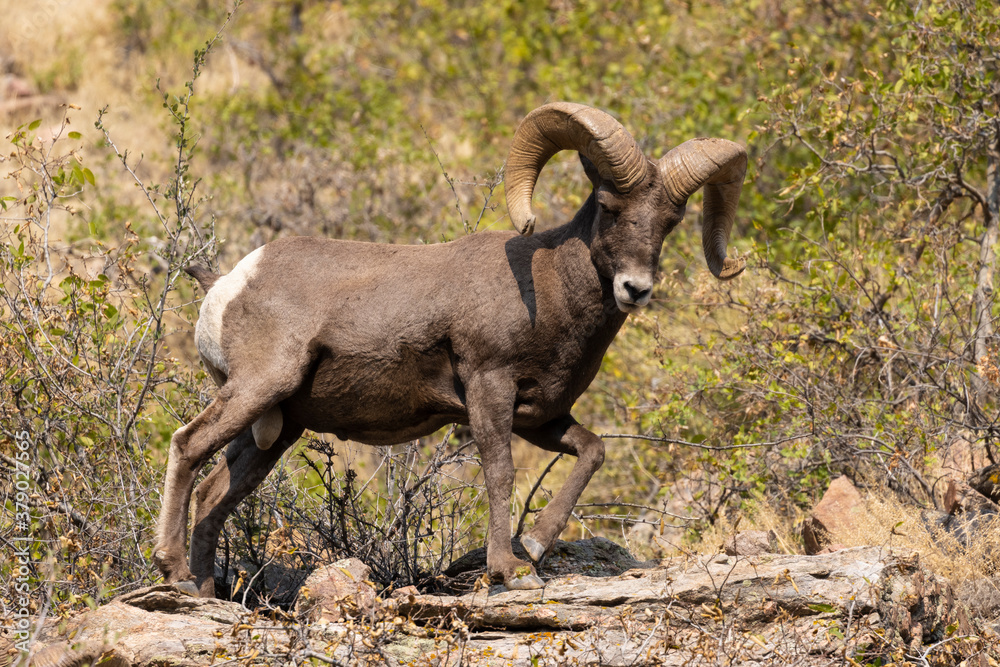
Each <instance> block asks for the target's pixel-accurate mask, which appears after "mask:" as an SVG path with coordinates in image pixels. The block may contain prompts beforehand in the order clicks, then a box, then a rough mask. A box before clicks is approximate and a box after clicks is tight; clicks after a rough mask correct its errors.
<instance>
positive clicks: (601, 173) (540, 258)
mask: <svg viewBox="0 0 1000 667" xmlns="http://www.w3.org/2000/svg"><path fill="white" fill-rule="evenodd" d="M560 150H575V151H579V153H580V160H581V162H582V163H583V167H584V170H585V171H586V174H587V176H588V178H589V179H590V181H591V183H592V184H593V191H592V192H591V193H590V196H589V197H588V198H587V200H586V202H585V203H584V204H583V207H582V208H581V209H580V210H579V211H578V212H577V214H576V216H575V217H574V218H573V219H572V220H571V221H569V222H568V223H566V224H564V225H562V226H560V227H555V228H552V229H546V230H545V231H541V232H539V233H538V234H534V235H532V231H533V230H534V225H535V216H534V215H533V213H532V209H531V196H532V193H533V191H534V187H535V182H536V180H537V178H538V175H539V173H540V171H541V169H542V168H543V166H544V165H545V163H546V162H547V161H548V160H549V158H551V157H552V156H553V155H554V154H555V153H557V152H558V151H560ZM746 164H747V157H746V151H745V150H744V149H743V147H742V146H740V145H739V144H735V143H733V142H730V141H726V140H722V139H693V140H691V141H688V142H686V143H684V144H681V145H680V146H677V147H676V148H674V149H673V150H671V151H669V152H668V153H667V154H666V155H665V156H663V157H662V158H660V159H659V160H656V161H653V160H649V159H647V158H646V157H645V156H644V155H643V154H642V152H641V151H640V149H639V147H638V145H637V143H636V141H635V140H634V139H633V137H632V136H631V135H630V134H629V133H628V132H627V131H626V130H625V129H624V128H623V127H622V126H621V124H619V123H618V122H617V121H616V120H614V119H613V118H612V117H611V116H609V115H608V114H606V113H605V112H603V111H599V110H597V109H593V108H590V107H586V106H582V105H578V104H570V103H565V102H557V103H552V104H547V105H545V106H542V107H540V108H538V109H535V110H534V111H532V112H531V113H530V114H529V115H528V116H527V117H526V118H525V119H524V120H523V121H522V122H521V124H520V126H519V127H518V128H517V131H516V132H515V134H514V138H513V141H512V146H511V150H510V154H509V156H508V158H507V164H506V174H505V185H506V193H507V205H508V210H509V212H510V216H511V219H512V221H513V223H514V225H515V227H516V228H517V229H518V230H520V231H521V233H520V234H517V233H514V232H506V233H505V232H479V233H476V234H472V235H470V236H466V237H464V238H462V239H459V240H457V241H453V242H450V243H442V244H436V245H422V246H401V245H380V244H372V243H356V242H349V241H337V240H329V239H320V238H285V239H280V240H277V241H274V242H272V243H269V244H267V245H265V246H263V247H261V248H258V249H257V250H255V251H253V252H252V253H250V254H249V255H247V256H246V257H245V258H244V259H243V260H241V261H240V262H239V263H238V264H237V265H236V267H235V268H234V269H233V271H232V272H231V273H229V274H227V275H224V276H218V275H216V274H214V273H212V272H210V271H208V270H207V269H204V268H201V267H192V268H190V269H189V273H191V274H192V275H193V276H194V277H195V278H197V279H198V281H199V283H200V284H201V286H202V287H203V288H204V289H205V290H207V294H206V296H205V299H204V302H203V303H202V306H201V314H200V318H199V320H198V324H197V326H196V329H195V341H196V343H197V346H198V350H199V352H200V353H201V357H202V360H203V361H204V363H205V366H206V367H207V369H208V371H209V373H210V374H211V376H212V378H213V379H214V380H215V382H216V383H217V384H218V385H219V390H218V394H217V395H216V397H215V399H214V400H213V401H212V402H211V404H210V405H209V406H208V407H207V408H206V409H205V410H204V411H203V412H202V413H201V414H199V415H198V416H197V417H195V418H194V419H193V420H192V421H191V422H190V423H189V424H187V425H185V426H183V427H182V428H180V429H179V430H178V431H177V432H176V433H175V434H174V436H173V438H172V439H171V442H170V451H169V459H168V463H167V473H166V481H165V488H164V492H163V505H162V509H161V512H160V517H159V522H158V525H157V532H156V545H155V548H154V552H153V556H154V560H155V561H156V564H157V566H158V567H159V568H160V570H161V571H162V572H163V574H164V576H165V578H166V581H167V582H173V583H176V584H177V585H178V586H179V587H180V588H182V589H184V588H186V589H188V590H189V591H191V592H197V593H199V594H200V595H202V596H212V595H214V581H213V574H214V563H215V551H216V546H217V542H218V538H219V532H220V530H221V528H222V525H223V523H224V522H225V520H226V517H227V516H228V515H229V514H230V513H231V512H232V511H233V510H234V509H235V507H236V506H237V505H238V504H239V503H240V501H241V500H242V499H243V498H245V497H246V496H247V495H248V494H249V493H251V492H252V491H253V490H254V489H255V488H256V487H257V486H258V485H259V484H260V483H261V481H262V480H263V479H264V477H265V476H266V475H267V474H268V472H269V471H270V470H271V469H272V468H273V466H274V465H275V462H276V461H277V460H278V459H279V457H280V456H281V454H282V452H284V451H285V450H286V449H288V447H289V446H291V445H292V443H294V442H295V441H296V440H297V439H298V438H299V436H300V435H301V434H302V432H303V430H304V429H312V430H313V431H317V432H323V433H332V434H334V435H335V436H337V437H338V438H341V439H350V440H354V441H357V442H362V443H367V444H370V445H380V446H381V445H393V444H396V443H400V442H404V441H407V440H411V439H414V438H417V437H420V436H424V435H428V434H430V433H433V432H434V431H436V430H437V429H440V428H441V427H442V426H444V425H446V424H450V423H458V424H467V425H468V426H469V427H470V429H471V432H472V435H473V437H474V438H475V442H476V446H477V448H478V451H479V455H480V458H481V461H482V468H483V475H484V479H485V483H486V490H487V495H488V499H489V510H490V512H489V525H488V540H487V570H488V572H489V575H490V577H491V578H493V579H502V580H503V583H504V584H505V585H506V586H507V588H509V589H518V588H538V587H541V586H542V580H541V579H540V578H539V577H538V575H537V573H536V571H535V568H534V566H533V565H532V564H529V563H526V562H524V561H522V560H520V559H518V558H516V557H515V556H514V554H513V552H512V550H511V543H510V538H511V534H510V533H511V531H510V519H509V515H508V512H509V506H510V494H511V487H512V484H513V482H514V464H513V460H512V457H511V447H510V442H511V435H512V434H517V435H519V436H520V437H522V438H524V439H525V440H527V441H528V442H530V443H532V444H534V445H536V446H538V447H541V448H542V449H545V450H549V451H552V452H565V453H567V454H572V455H574V456H576V461H575V463H574V466H573V469H572V470H571V472H570V475H569V477H568V478H567V480H566V482H565V484H564V485H563V487H562V488H561V489H560V490H559V492H558V493H557V494H556V495H555V497H554V498H553V499H552V501H551V502H550V503H549V504H548V505H547V506H546V507H545V508H544V509H543V511H542V512H541V513H540V515H539V516H538V519H537V521H536V522H535V525H534V526H533V527H532V528H531V530H530V531H528V532H527V533H526V534H525V535H523V536H522V537H521V543H522V545H523V546H524V547H525V549H526V550H527V552H528V554H529V555H530V557H531V559H532V560H533V561H535V562H536V563H537V562H539V561H540V560H541V559H542V558H543V557H544V556H545V554H546V553H547V552H548V550H549V549H550V548H551V547H552V546H553V544H554V543H555V540H556V538H557V537H558V535H559V533H560V532H561V531H562V530H563V528H564V527H565V525H566V522H567V520H568V518H569V516H570V513H571V511H572V509H573V507H574V505H575V504H576V502H577V500H578V499H579V497H580V494H581V493H582V492H583V489H584V488H585V487H586V485H587V483H588V482H589V481H590V478H591V477H592V476H593V474H594V472H595V471H597V469H598V468H600V466H601V464H602V462H603V461H604V443H603V442H602V441H601V439H600V438H598V437H597V436H596V435H594V434H593V433H591V432H590V431H588V430H587V429H586V428H584V427H583V426H581V425H580V424H579V423H577V421H576V420H575V419H573V417H572V416H571V415H570V410H571V408H572V407H573V403H574V402H575V401H576V399H577V398H578V397H579V396H580V395H581V394H582V393H583V392H584V390H586V388H587V386H588V385H589V384H590V383H591V381H592V380H593V379H594V376H595V375H596V374H597V372H598V369H599V368H600V366H601V360H602V358H603V357H604V353H605V351H606V350H607V348H608V345H610V343H611V341H612V340H613V339H614V337H615V335H616V334H617V333H618V330H619V329H620V328H621V326H622V324H623V323H624V322H625V318H626V317H628V314H629V313H632V312H635V311H637V310H638V309H639V308H641V307H642V306H644V305H645V304H646V303H647V302H648V301H649V298H650V295H651V293H652V290H653V285H654V282H655V275H656V271H657V265H658V263H659V255H660V250H661V247H662V245H663V239H664V237H665V236H666V235H667V234H668V233H669V232H670V231H671V230H672V229H673V228H674V226H675V225H677V224H678V223H679V222H680V221H681V220H682V218H683V217H684V211H685V206H686V203H687V199H688V197H689V196H690V195H691V194H692V193H694V192H695V191H696V190H698V189H699V188H701V187H703V186H704V188H705V197H704V208H703V214H702V215H703V222H702V244H703V247H704V252H705V257H706V259H707V262H708V267H709V269H710V270H711V271H712V273H713V274H714V275H715V276H716V277H717V278H720V279H723V280H726V279H730V278H733V277H734V276H736V275H738V274H739V273H740V272H741V271H742V270H743V268H744V265H745V262H743V261H740V260H736V259H733V258H727V257H726V246H727V244H728V241H729V234H730V230H731V228H732V225H733V219H734V217H735V214H736V206H737V203H738V201H739V196H740V190H741V188H742V184H743V178H744V174H745V172H746ZM227 443H228V445H229V446H228V448H227V449H226V451H225V453H224V455H223V456H222V457H221V459H220V461H219V462H218V463H217V464H216V466H215V468H214V469H213V470H212V471H211V472H210V474H209V475H208V476H207V477H206V478H205V479H204V480H203V481H202V482H201V484H200V485H199V486H198V488H197V489H196V490H194V497H195V510H194V527H193V530H192V533H191V556H190V561H188V560H187V559H186V558H185V536H186V531H187V519H188V508H189V504H190V499H191V496H192V489H193V487H194V483H195V479H196V476H197V474H198V471H199V469H200V468H201V467H202V466H203V465H204V464H205V462H206V461H208V460H209V458H210V457H211V456H212V455H213V454H215V453H216V452H217V451H219V450H220V449H222V448H223V447H224V446H225V445H226V444H227ZM195 589H197V591H195Z"/></svg>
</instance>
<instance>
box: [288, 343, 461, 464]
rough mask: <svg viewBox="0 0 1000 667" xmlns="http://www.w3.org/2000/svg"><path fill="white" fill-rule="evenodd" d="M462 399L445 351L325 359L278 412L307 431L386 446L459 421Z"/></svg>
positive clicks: (338, 356) (327, 357)
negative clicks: (293, 420)
mask: <svg viewBox="0 0 1000 667" xmlns="http://www.w3.org/2000/svg"><path fill="white" fill-rule="evenodd" d="M462 394H463V391H462V387H461V385H460V384H459V383H457V381H456V380H455V375H454V373H453V370H452V367H451V362H450V359H449V355H448V354H447V353H446V352H445V351H435V350H431V351H425V352H424V353H422V354H420V355H408V354H402V355H398V356H393V357H389V358H387V357H385V356H379V357H375V356H344V355H337V356H332V355H327V356H325V357H323V358H322V359H321V360H320V361H319V362H318V363H317V364H316V366H315V368H314V370H313V371H312V372H311V373H310V375H309V376H308V377H307V378H306V381H305V382H304V383H303V385H302V387H301V389H300V390H299V391H298V392H297V393H296V394H294V395H293V396H292V397H290V398H289V399H288V400H287V401H285V403H284V404H283V406H282V409H283V410H286V411H288V413H289V416H290V417H292V418H293V419H295V420H297V421H299V422H300V423H301V424H302V425H303V426H305V427H306V428H308V429H311V430H313V431H318V432H322V433H332V434H334V435H336V436H337V437H339V438H342V439H347V440H354V441H357V442H363V443H367V444H371V445H389V444H395V443H399V442H405V441H407V440H412V439H414V438H417V437H420V436H424V435H428V434H430V433H433V432H434V431H436V430H437V429H439V428H441V427H442V426H444V425H446V424H450V423H452V422H462V421H465V418H466V413H465V404H464V396H463V395H462Z"/></svg>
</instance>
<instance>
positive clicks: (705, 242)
mask: <svg viewBox="0 0 1000 667" xmlns="http://www.w3.org/2000/svg"><path fill="white" fill-rule="evenodd" d="M659 167H660V177H661V178H662V179H663V185H664V186H665V187H666V189H667V192H669V193H670V197H671V198H672V199H673V200H674V201H675V202H676V203H677V204H678V205H683V204H684V203H685V202H687V199H688V197H690V196H691V195H692V194H694V192H695V191H696V190H698V189H699V188H701V187H702V186H704V187H705V204H704V217H703V220H702V223H701V244H702V247H703V248H704V250H705V260H706V261H707V262H708V268H709V270H710V271H711V272H712V273H713V274H714V275H715V277H716V278H719V279H720V280H730V279H732V278H735V277H736V276H738V275H739V274H740V273H742V272H743V269H745V268H746V260H745V259H733V258H730V257H726V246H727V245H728V244H729V233H730V231H732V228H733V220H734V219H735V218H736V206H737V204H739V201H740V190H742V189H743V178H744V176H745V175H746V171H747V152H746V149H745V148H743V146H741V145H739V144H737V143H733V142H732V141H726V140H725V139H692V140H691V141H686V142H684V143H683V144H681V145H680V146H677V147H676V148H674V149H673V150H671V151H670V152H669V153H667V154H666V155H664V156H663V157H662V158H660V162H659Z"/></svg>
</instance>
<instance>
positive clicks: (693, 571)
mask: <svg viewBox="0 0 1000 667" xmlns="http://www.w3.org/2000/svg"><path fill="white" fill-rule="evenodd" d="M898 560H899V559H898V558H896V557H893V556H892V555H891V554H890V553H889V552H888V551H886V550H884V549H882V548H880V547H856V548H853V549H843V550H840V551H836V552H833V553H830V554H823V555H822V556H796V555H778V554H765V555H761V556H725V555H717V556H711V557H703V558H692V559H677V558H674V559H667V560H664V561H662V562H661V564H660V565H659V566H658V567H655V568H652V569H634V570H628V571H626V572H625V573H623V574H620V575H618V576H614V577H585V576H581V575H569V576H565V577H559V578H557V579H553V580H552V581H549V582H548V585H547V586H546V587H545V588H543V589H541V590H534V591H507V590H503V589H502V587H492V588H491V589H489V590H486V589H483V590H480V591H478V592H475V593H469V594H466V595H463V596H447V595H411V596H409V597H407V598H405V599H400V600H398V604H399V607H398V611H399V613H400V614H402V615H409V616H411V617H412V618H414V619H420V620H426V619H432V618H439V617H443V616H447V615H454V616H456V617H457V618H460V619H461V620H462V621H464V622H465V623H466V624H468V625H469V626H470V627H472V628H475V629H496V628H506V629H520V630H581V629H584V628H588V627H591V626H593V625H594V624H595V623H599V622H602V621H606V620H608V619H613V618H616V617H617V616H618V614H619V612H620V610H621V609H622V608H623V607H625V606H628V607H629V608H630V609H631V610H632V611H635V612H645V610H649V612H650V613H651V614H658V613H661V612H662V611H663V610H664V609H667V608H668V607H673V606H676V605H677V604H678V603H680V604H681V605H684V606H688V607H690V606H700V605H709V606H711V605H716V604H722V605H735V604H736V603H737V602H739V607H740V614H741V615H742V616H745V617H746V618H747V620H753V619H755V618H758V617H759V619H760V620H761V621H767V620H769V619H770V618H773V617H774V616H776V615H777V614H778V613H779V612H780V611H782V610H784V611H785V612H787V613H789V614H791V615H793V616H810V615H815V614H819V613H823V611H822V610H827V611H832V610H831V609H828V608H829V607H833V608H834V609H836V610H839V611H847V610H848V609H849V608H854V609H856V610H857V611H858V612H861V613H867V612H869V611H871V610H873V609H874V599H873V593H872V586H873V585H874V584H877V583H878V582H879V580H880V578H881V577H882V574H883V572H884V571H885V570H886V568H896V567H897V565H898ZM817 605H820V606H819V607H817Z"/></svg>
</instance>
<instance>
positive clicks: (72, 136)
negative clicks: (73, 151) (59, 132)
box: [66, 132, 83, 141]
mask: <svg viewBox="0 0 1000 667" xmlns="http://www.w3.org/2000/svg"><path fill="white" fill-rule="evenodd" d="M66 136H67V137H69V138H70V139H72V140H74V141H76V140H77V139H83V135H82V134H80V133H79V132H70V133H69V134H67V135H66Z"/></svg>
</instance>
